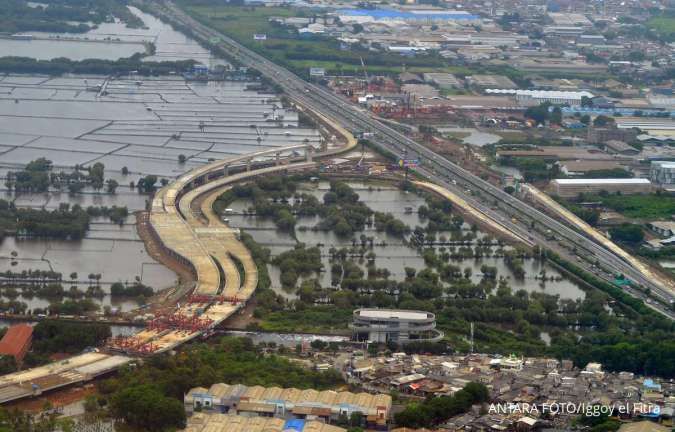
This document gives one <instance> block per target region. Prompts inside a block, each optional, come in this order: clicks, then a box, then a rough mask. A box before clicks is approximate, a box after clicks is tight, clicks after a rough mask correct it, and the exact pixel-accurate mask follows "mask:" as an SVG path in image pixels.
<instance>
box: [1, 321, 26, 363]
mask: <svg viewBox="0 0 675 432" xmlns="http://www.w3.org/2000/svg"><path fill="white" fill-rule="evenodd" d="M32 341H33V326H31V325H28V324H17V325H13V326H11V327H10V328H8V329H7V333H5V335H4V336H3V337H2V340H0V355H6V356H12V357H14V360H16V363H17V364H21V362H22V361H23V358H24V357H25V356H26V353H27V352H28V349H29V348H30V344H31V342H32Z"/></svg>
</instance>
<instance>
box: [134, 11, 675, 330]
mask: <svg viewBox="0 0 675 432" xmlns="http://www.w3.org/2000/svg"><path fill="white" fill-rule="evenodd" d="M147 4H148V5H150V7H152V8H153V10H155V11H156V12H157V13H158V14H160V15H162V16H163V17H164V18H166V19H168V20H169V21H171V22H173V23H175V24H178V25H179V26H181V27H183V28H185V29H189V31H190V32H191V33H192V35H193V36H194V37H196V38H197V39H199V40H201V41H202V42H204V43H206V44H209V45H211V46H212V45H213V43H212V42H211V41H215V40H217V41H219V42H218V43H216V44H215V45H216V48H217V49H220V51H221V53H222V54H223V55H225V56H228V57H230V58H232V59H234V60H236V61H238V62H240V63H242V64H243V65H245V66H248V67H251V68H254V69H257V70H258V71H260V72H261V73H262V74H263V75H264V76H265V77H267V78H268V79H270V80H272V81H274V82H276V83H277V84H278V85H279V86H280V87H281V88H283V90H284V91H285V92H286V93H287V95H288V96H289V97H290V98H291V99H293V100H295V101H296V102H297V103H298V104H300V105H302V106H304V107H306V108H308V109H310V110H311V111H313V112H321V113H322V114H323V115H324V116H326V117H327V118H330V119H332V120H333V121H334V122H336V123H338V124H340V125H342V127H344V128H345V129H347V130H349V131H351V132H353V133H355V134H359V133H363V132H368V133H369V134H371V136H372V138H371V139H370V140H371V141H372V142H373V143H374V144H375V145H377V146H379V147H380V148H382V149H383V150H385V151H388V152H390V153H392V154H394V155H398V156H401V157H407V158H410V159H418V160H420V161H422V166H421V167H420V168H419V169H418V172H419V174H421V175H422V176H424V177H426V178H427V179H429V180H430V181H431V182H432V183H434V184H437V185H439V186H443V187H444V188H445V189H447V190H449V191H451V192H452V193H454V194H456V195H457V196H458V197H461V198H462V199H463V200H465V201H466V202H467V203H468V204H469V205H471V206H472V207H473V208H476V209H479V210H480V211H481V212H482V213H484V214H486V215H489V216H490V217H491V218H492V219H494V220H500V221H501V223H502V224H503V225H504V226H505V227H506V228H507V229H508V230H510V231H512V232H513V233H516V234H517V235H518V236H521V237H525V238H527V239H529V240H530V241H532V242H534V243H536V244H538V245H540V246H542V247H544V248H548V247H550V246H551V245H550V240H549V239H548V237H549V233H554V234H555V236H556V238H557V239H559V241H558V243H559V244H560V245H564V247H566V248H568V250H570V251H571V250H574V251H576V253H577V254H578V255H579V256H581V257H583V258H586V259H588V260H589V261H587V262H586V264H585V268H586V269H589V270H590V269H591V267H590V266H591V264H590V263H591V260H592V262H596V261H597V262H598V263H599V264H600V267H601V268H603V269H604V270H606V271H607V272H609V273H610V274H623V275H625V276H626V277H628V278H629V279H630V280H632V281H633V282H634V283H635V284H637V285H639V286H641V287H643V288H644V289H649V291H650V292H651V295H652V296H653V297H654V298H655V299H657V300H658V301H659V302H660V304H657V305H654V307H655V308H656V309H657V310H658V311H659V312H661V313H662V314H664V315H666V316H668V317H669V318H675V313H674V312H673V310H672V307H671V306H672V303H673V302H674V301H675V284H674V283H673V281H671V280H670V279H656V278H653V277H652V274H651V273H647V274H646V273H645V272H644V267H642V266H637V267H636V266H635V263H634V262H631V261H630V260H626V258H625V256H622V255H617V253H616V251H615V250H612V249H608V248H607V247H606V245H605V244H603V243H598V242H597V239H595V238H593V237H592V236H589V235H588V233H586V232H584V231H583V230H579V229H578V227H576V226H574V225H570V224H567V223H564V222H561V221H558V220H556V219H554V218H552V217H550V216H548V215H547V214H545V213H543V212H541V211H539V210H537V209H536V208H534V207H532V206H531V205H529V204H528V203H526V202H524V201H522V200H521V199H519V198H518V197H515V196H512V195H509V194H507V193H506V192H504V191H502V190H501V189H500V188H499V187H496V186H494V185H492V184H490V183H488V182H486V181H484V180H482V179H480V178H479V177H477V176H475V175H473V174H472V173H471V172H469V171H467V170H465V169H464V168H462V167H460V166H458V165H456V164H455V163H453V162H451V161H449V160H448V159H445V158H444V157H442V156H440V155H437V154H435V153H434V152H433V151H431V150H429V149H427V148H426V147H424V146H423V145H421V144H419V143H417V142H415V141H413V140H411V139H409V138H408V137H406V136H405V135H403V134H401V133H399V132H398V131H396V130H394V129H392V128H391V127H389V126H386V125H385V124H383V123H381V122H380V121H379V120H378V119H377V118H376V117H375V116H374V115H372V114H371V113H370V112H368V111H366V110H364V109H361V108H359V107H357V106H355V105H353V104H352V103H350V102H349V101H348V100H346V99H344V98H343V97H341V96H339V95H336V94H334V93H332V92H330V91H329V90H327V89H325V88H323V87H321V86H318V85H315V84H312V83H308V82H306V81H305V80H303V79H301V78H300V77H298V76H296V75H295V74H293V73H292V72H290V71H288V70H286V69H285V68H283V67H281V66H279V65H276V64H274V63H272V62H271V61H269V60H267V59H266V58H265V57H263V56H261V55H259V54H257V53H255V52H253V51H252V50H250V49H248V48H246V47H245V46H243V45H242V44H240V43H238V42H236V41H235V40H233V39H231V38H229V37H227V36H225V35H224V34H222V33H220V32H218V31H215V30H213V29H212V28H209V27H208V26H206V25H204V24H202V23H200V22H199V21H197V20H195V19H194V18H192V17H190V16H189V15H187V14H186V13H185V12H184V11H182V10H181V9H180V8H178V7H177V6H176V5H174V4H173V3H172V2H170V1H165V2H159V1H155V2H147ZM514 220H515V222H513V221H514ZM597 276H598V277H601V278H603V279H605V280H607V281H608V282H612V281H613V277H612V276H607V275H599V274H598V275H597Z"/></svg>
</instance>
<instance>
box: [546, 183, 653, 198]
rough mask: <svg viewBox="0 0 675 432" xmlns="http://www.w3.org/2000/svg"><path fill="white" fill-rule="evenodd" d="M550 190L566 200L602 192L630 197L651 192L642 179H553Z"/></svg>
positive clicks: (649, 184)
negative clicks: (617, 193)
mask: <svg viewBox="0 0 675 432" xmlns="http://www.w3.org/2000/svg"><path fill="white" fill-rule="evenodd" d="M551 188H552V190H553V193H554V194H556V195H558V196H561V197H567V198H571V197H576V196H578V195H579V194H581V193H590V194H597V193H600V192H602V191H606V192H609V193H616V192H621V193H622V194H624V195H632V194H640V193H649V192H651V190H652V183H651V182H650V181H649V180H648V179H643V178H627V179H616V178H610V179H555V180H553V181H552V182H551Z"/></svg>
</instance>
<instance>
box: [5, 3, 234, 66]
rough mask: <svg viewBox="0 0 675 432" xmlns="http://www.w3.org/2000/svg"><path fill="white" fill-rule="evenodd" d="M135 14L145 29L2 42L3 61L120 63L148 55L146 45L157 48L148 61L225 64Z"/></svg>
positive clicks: (122, 27)
mask: <svg viewBox="0 0 675 432" xmlns="http://www.w3.org/2000/svg"><path fill="white" fill-rule="evenodd" d="M129 9H130V10H131V11H132V13H133V14H134V15H136V16H138V17H139V18H141V19H142V20H143V23H144V24H145V28H138V29H132V28H127V26H126V24H124V23H120V22H116V23H102V24H100V25H99V26H98V27H97V28H95V29H92V30H90V31H89V32H87V33H83V34H72V33H44V32H30V34H31V35H32V36H33V40H12V39H0V57H3V56H15V55H18V53H20V55H21V56H24V57H32V58H36V59H39V60H51V59H54V58H58V57H66V58H70V59H71V60H84V59H93V58H95V59H105V60H117V59H119V58H123V57H130V56H132V55H133V54H136V53H144V52H146V45H145V44H146V43H153V44H154V45H155V48H156V50H155V54H154V55H152V56H149V57H146V58H145V60H146V61H172V60H189V59H192V60H196V61H198V62H201V63H204V64H215V63H224V62H223V61H218V60H215V59H214V57H213V56H212V55H211V54H210V53H209V51H208V50H206V49H205V48H203V47H201V46H200V45H199V44H198V43H197V42H196V41H195V40H193V39H191V38H189V37H187V36H185V35H184V34H182V33H180V32H178V31H176V30H174V29H173V28H172V27H171V26H170V25H168V24H165V23H163V22H162V21H160V20H159V19H157V18H155V17H154V16H152V15H150V14H147V13H144V12H142V11H140V10H138V9H137V8H135V7H129Z"/></svg>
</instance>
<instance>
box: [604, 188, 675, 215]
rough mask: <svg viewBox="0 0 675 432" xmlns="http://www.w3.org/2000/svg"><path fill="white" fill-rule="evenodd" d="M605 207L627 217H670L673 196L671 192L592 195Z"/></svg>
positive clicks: (674, 202)
mask: <svg viewBox="0 0 675 432" xmlns="http://www.w3.org/2000/svg"><path fill="white" fill-rule="evenodd" d="M591 200H593V201H596V200H597V201H602V204H603V205H604V206H606V207H609V208H611V209H612V210H615V211H617V212H619V213H621V214H622V215H624V216H626V217H629V218H638V219H649V220H654V219H670V218H671V216H672V215H674V214H675V196H673V195H671V194H650V195H610V196H606V197H603V196H593V197H591Z"/></svg>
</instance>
